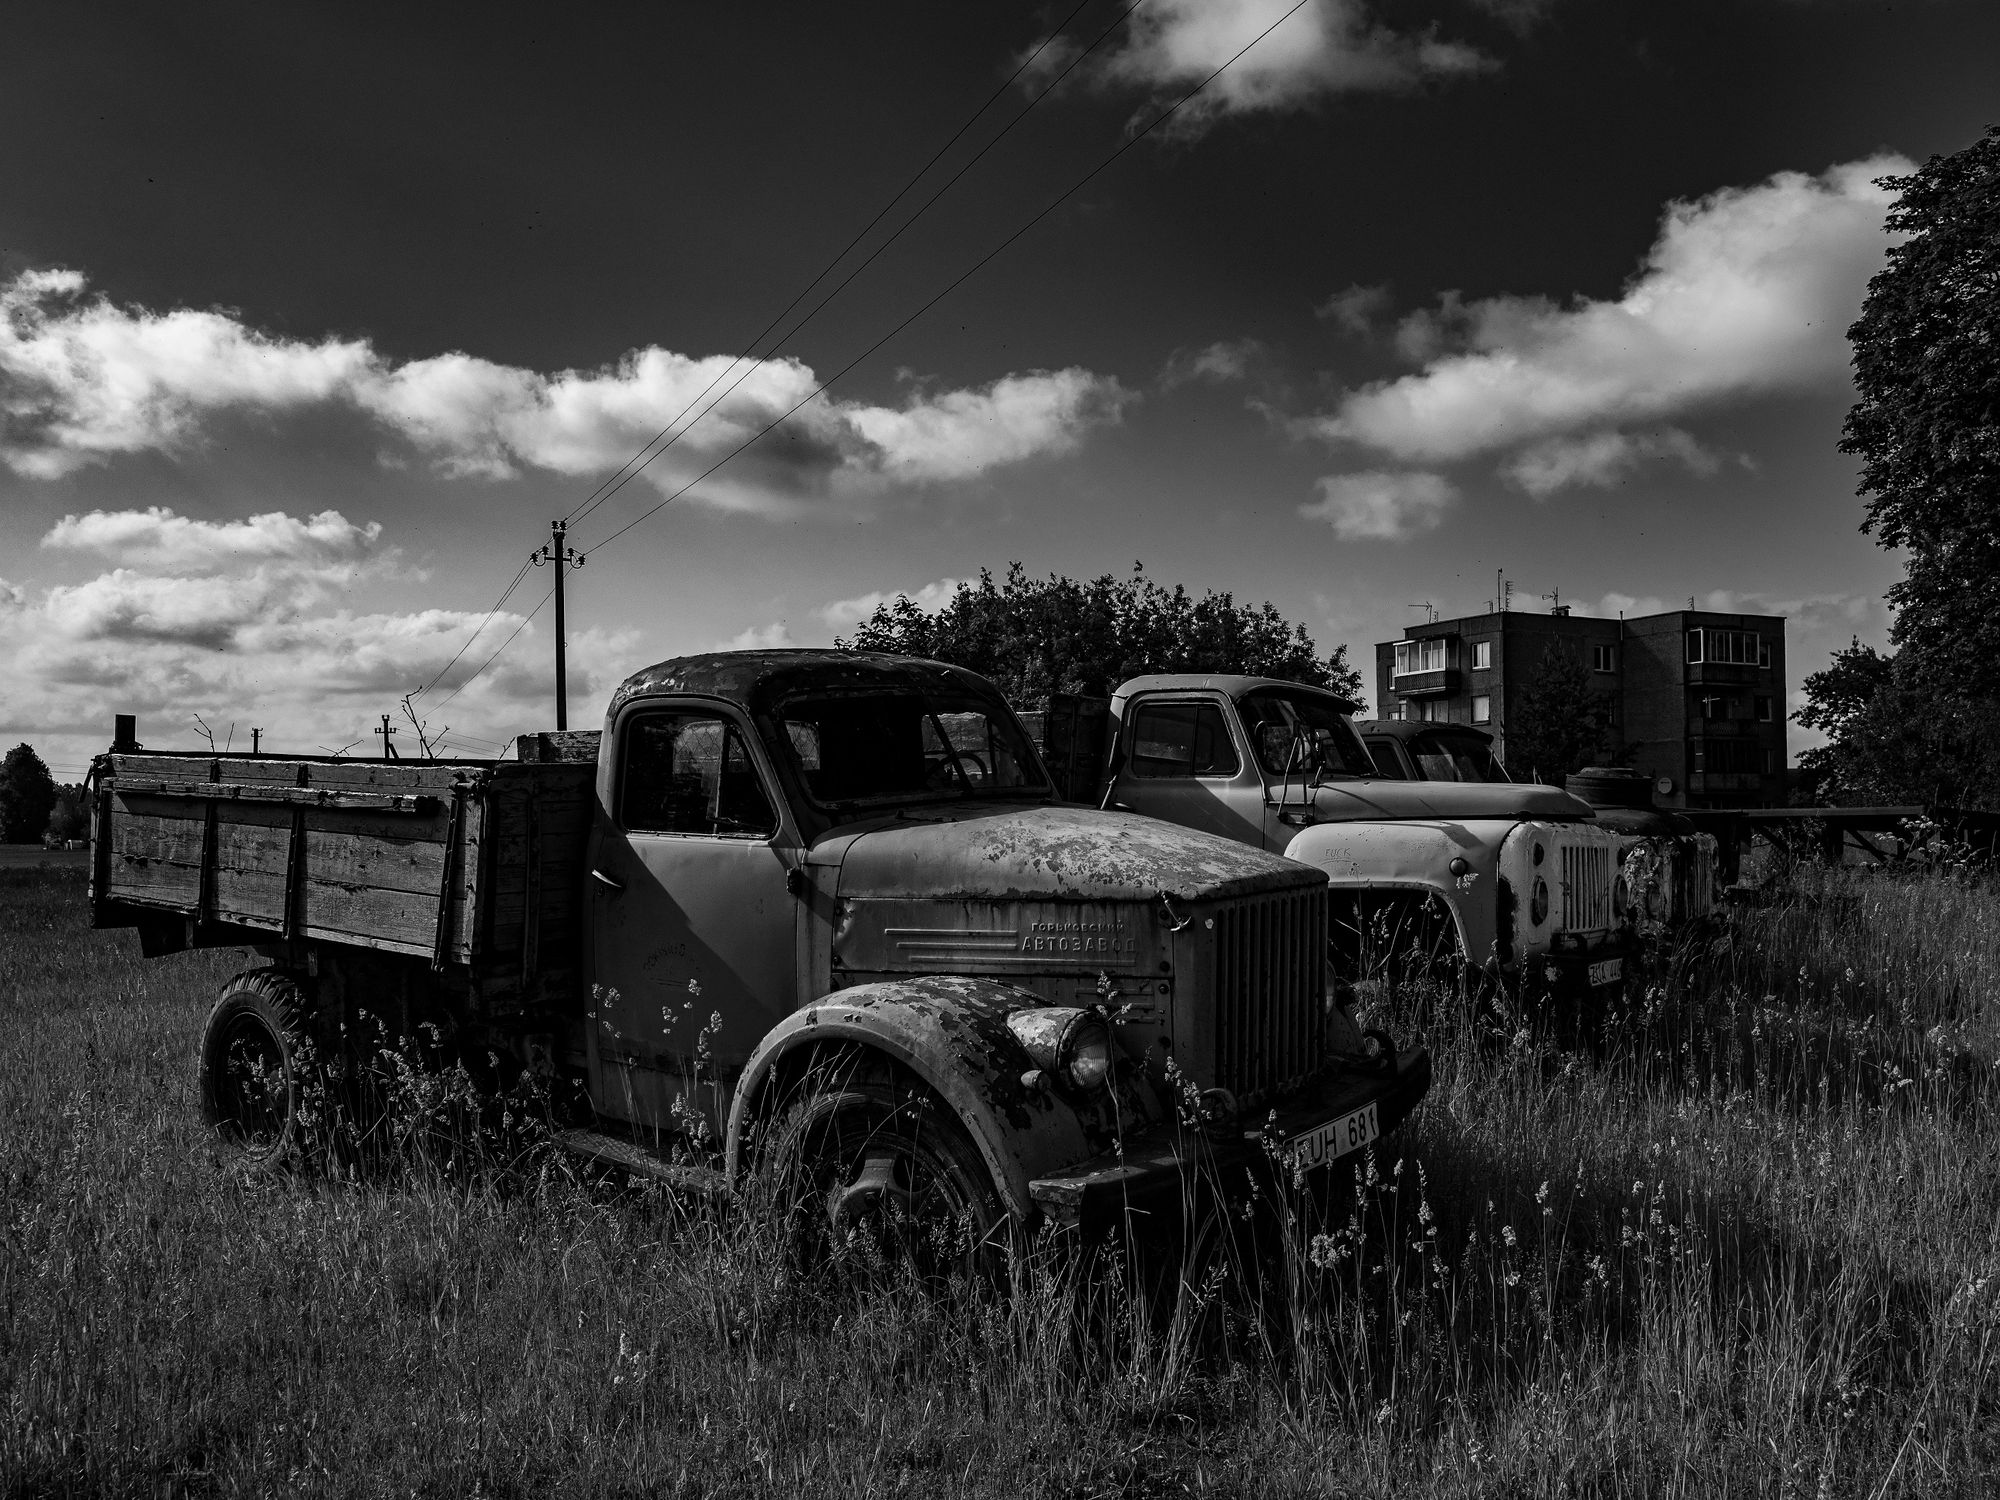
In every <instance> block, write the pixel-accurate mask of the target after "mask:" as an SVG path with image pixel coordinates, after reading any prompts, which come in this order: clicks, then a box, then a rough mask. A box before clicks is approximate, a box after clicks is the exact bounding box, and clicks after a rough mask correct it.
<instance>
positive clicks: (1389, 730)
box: [1354, 719, 1719, 935]
mask: <svg viewBox="0 0 2000 1500" xmlns="http://www.w3.org/2000/svg"><path fill="white" fill-rule="evenodd" d="M1354 727H1355V728H1356V729H1357V730H1359V731H1360V734H1361V743H1362V744H1363V745H1365V746H1367V747H1368V754H1369V757H1370V759H1371V760H1373V762H1374V764H1375V770H1376V772H1377V773H1378V774H1379V775H1382V776H1385V777H1388V778H1389V779H1391V780H1396V781H1506V780H1508V779H1509V777H1508V775H1507V770H1506V767H1504V766H1502V765H1501V764H1500V762H1499V761H1498V760H1497V759H1496V758H1495V757H1494V754H1493V736H1492V735H1490V734H1488V733H1487V732H1486V731H1485V730H1483V729H1475V728H1474V727H1473V726H1472V725H1470V724H1440V723H1435V722H1431V721H1428V720H1421V719H1368V720H1363V721H1361V722H1358V723H1356V724H1355V726H1354ZM1563 790H1564V791H1566V792H1568V793H1569V794H1570V795H1571V796H1573V797H1577V798H1580V799H1581V800H1582V801H1584V802H1587V803H1589V804H1590V806H1591V808H1592V809H1593V810H1594V811H1595V812H1596V814H1597V821H1598V824H1599V825H1600V826H1602V827H1604V828H1608V829H1610V830H1611V832H1612V833H1613V834H1615V835H1617V839H1618V843H1617V852H1618V871H1619V879H1621V880H1622V881H1624V882H1625V896H1626V900H1627V902H1628V903H1629V904H1630V906H1631V908H1632V912H1633V916H1634V919H1635V921H1636V922H1637V924H1638V926H1639V927H1640V929H1641V930H1642V931H1644V932H1646V933H1648V934H1653V935H1663V934H1667V933H1679V932H1684V931H1688V930H1693V929H1698V928H1699V927H1700V926H1701V925H1702V924H1703V922H1704V921H1705V920H1706V919H1707V918H1708V917H1710V916H1711V915H1712V914H1713V913H1714V910H1715V887H1716V881H1717V878H1718V874H1719V851H1718V849H1717V843H1716V839H1715V836H1714V835H1713V834H1710V833H1705V832H1703V831H1701V830H1700V829H1697V828H1696V827H1695V825H1694V824H1693V822H1691V821H1690V820H1689V819H1688V818H1686V817H1684V816H1682V815H1681V814H1679V813H1674V812H1668V811H1665V810H1663V809H1661V808H1658V807H1655V806H1654V805H1653V784H1652V782H1651V781H1649V780H1648V779H1647V778H1646V777H1645V776H1643V775H1641V774H1640V773H1638V772H1636V771H1627V770H1622V769H1619V768H1615V767H1605V766H1586V767H1584V769H1583V770H1581V771H1578V772H1577V773H1576V774H1575V775H1573V776H1568V777H1565V778H1564V780H1563Z"/></svg>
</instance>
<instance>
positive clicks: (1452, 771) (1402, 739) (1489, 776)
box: [1354, 719, 1514, 782]
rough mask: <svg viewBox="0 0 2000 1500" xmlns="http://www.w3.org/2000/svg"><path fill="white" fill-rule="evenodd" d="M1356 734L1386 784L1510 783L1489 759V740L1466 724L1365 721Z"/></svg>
mask: <svg viewBox="0 0 2000 1500" xmlns="http://www.w3.org/2000/svg"><path fill="white" fill-rule="evenodd" d="M1354 728H1355V730H1356V732H1358V733H1359V734H1360V736H1361V743H1362V744H1363V745H1365V746H1366V747H1367V749H1368V758H1369V761H1370V762H1371V763H1372V764H1373V765H1374V767H1375V774H1376V775H1378V776H1381V777H1384V778H1386V779H1387V780H1390V781H1504V782H1511V781H1512V780H1513V779H1514V778H1513V777H1511V776H1509V775H1508V774H1507V768H1506V767H1505V766H1503V765H1501V764H1500V760H1499V757H1498V756H1496V755H1494V753H1493V736H1492V735H1490V734H1488V733H1487V732H1486V731H1485V730H1483V729H1475V728H1473V727H1472V725H1470V724H1439V723H1433V722H1430V721H1426V720H1416V719H1363V720H1357V721H1356V722H1355V725H1354Z"/></svg>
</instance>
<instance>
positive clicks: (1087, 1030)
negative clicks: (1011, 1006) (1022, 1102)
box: [1007, 1005, 1111, 1093]
mask: <svg viewBox="0 0 2000 1500" xmlns="http://www.w3.org/2000/svg"><path fill="white" fill-rule="evenodd" d="M1007 1029H1008V1030H1009V1031H1011V1032H1013V1033H1014V1036H1015V1039H1016V1040H1017V1041H1019V1042H1020V1044H1021V1046H1022V1048H1023V1049H1024V1050H1025V1051H1026V1052H1027V1054H1028V1056H1029V1057H1031V1058H1033V1059H1034V1060H1035V1066H1036V1067H1038V1068H1040V1069H1042V1070H1043V1071H1044V1072H1047V1073H1051V1074H1053V1075H1054V1076H1055V1077H1057V1078H1059V1079H1061V1080H1062V1081H1063V1082H1064V1083H1066V1084H1067V1085H1069V1087H1071V1088H1073V1089H1077V1090H1080V1091H1083V1092H1086V1093H1087V1092H1088V1091H1090V1090H1091V1089H1096V1088H1102V1087H1103V1086H1104V1084H1105V1082H1106V1081H1107V1080H1108V1079H1109V1078H1110V1077H1111V1028H1110V1027H1108V1026H1106V1025H1105V1024H1104V1022H1103V1021H1101V1020H1099V1019H1098V1018H1097V1016H1095V1015H1094V1014H1092V1013H1091V1012H1090V1011H1087V1010H1082V1009H1079V1008H1077V1007H1075V1006H1068V1005H1048V1006H1041V1007H1038V1008H1036V1009H1034V1010H1017V1011H1015V1012H1014V1013H1013V1014H1012V1015H1010V1016H1008V1017H1007Z"/></svg>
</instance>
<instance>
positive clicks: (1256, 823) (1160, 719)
mask: <svg viewBox="0 0 2000 1500" xmlns="http://www.w3.org/2000/svg"><path fill="white" fill-rule="evenodd" d="M1125 714H1126V718H1125V723H1124V725H1123V726H1122V728H1121V729H1120V736H1121V739H1122V741H1123V755H1122V760H1123V765H1122V766H1121V768H1120V770H1119V773H1118V780H1117V782H1116V783H1115V784H1114V786H1113V787H1112V792H1111V801H1112V804H1113V805H1115V806H1120V807H1129V808H1131V809H1132V811H1134V812H1139V813H1144V814H1145V815H1146V816H1147V817H1151V818H1159V819H1161V820H1162V821H1164V822H1168V823H1179V824H1180V825H1182V826H1183V827H1185V828H1199V829H1202V830H1204V831H1206V832H1208V833H1218V834H1221V835H1222V836H1223V837H1224V838H1229V839H1235V840H1236V841H1237V842H1238V843H1244V844H1255V845H1258V846H1259V847H1261V846H1262V845H1263V843H1264V783H1263V781H1262V779H1261V778H1260V777H1259V776H1258V775H1257V771H1256V769H1255V767H1254V766H1252V765H1251V764H1250V763H1249V761H1248V760H1247V758H1246V757H1245V755H1244V753H1243V747H1242V746H1241V745H1240V744H1239V743H1238V740H1237V737H1236V724H1235V719H1236V716H1235V714H1234V713H1232V712H1230V710H1229V708H1228V705H1227V702H1226V700H1224V699H1222V698H1219V697H1209V696H1202V697H1185V696H1168V695H1165V694H1154V693H1148V694H1146V695H1145V696H1144V697H1141V698H1137V699H1134V700H1133V701H1132V702H1131V703H1129V704H1128V705H1127V706H1126V709H1125Z"/></svg>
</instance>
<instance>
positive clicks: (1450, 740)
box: [1410, 731, 1507, 781]
mask: <svg viewBox="0 0 2000 1500" xmlns="http://www.w3.org/2000/svg"><path fill="white" fill-rule="evenodd" d="M1410 754H1411V755H1412V756H1414V757H1415V758H1416V762H1417V767H1418V769H1419V770H1420V771H1422V773H1423V779H1424V780H1425V781H1505V780H1506V779H1507V773H1506V772H1505V771H1503V770H1502V769H1501V768H1500V763H1499V762H1498V761H1496V760H1495V759H1494V758H1493V751H1492V750H1491V748H1489V747H1488V746H1487V745H1486V744H1485V743H1484V742H1483V741H1480V740H1475V739H1471V738H1468V737H1467V736H1465V735H1459V734H1438V733H1437V732H1435V731H1432V732H1431V733H1428V734H1419V735H1413V736H1412V737H1411V739H1410Z"/></svg>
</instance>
